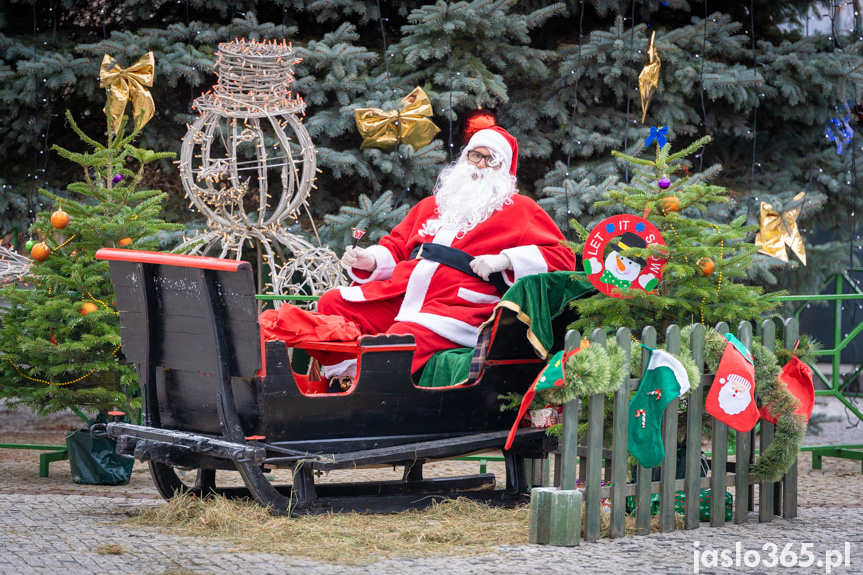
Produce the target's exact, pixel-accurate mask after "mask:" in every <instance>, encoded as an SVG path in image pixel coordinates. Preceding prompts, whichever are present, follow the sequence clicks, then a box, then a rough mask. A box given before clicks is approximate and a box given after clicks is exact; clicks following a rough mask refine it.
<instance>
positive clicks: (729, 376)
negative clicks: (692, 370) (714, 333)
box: [704, 333, 758, 433]
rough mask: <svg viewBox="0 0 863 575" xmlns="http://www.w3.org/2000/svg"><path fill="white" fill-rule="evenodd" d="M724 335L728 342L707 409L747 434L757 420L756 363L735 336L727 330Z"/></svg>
mask: <svg viewBox="0 0 863 575" xmlns="http://www.w3.org/2000/svg"><path fill="white" fill-rule="evenodd" d="M725 338H726V339H727V340H728V344H727V345H726V346H725V351H724V352H723V354H722V360H720V362H719V369H717V370H716V377H715V378H714V379H713V385H712V386H710V392H709V393H708V394H707V401H706V403H705V405H704V409H705V410H706V411H707V413H709V414H710V415H712V416H713V417H715V418H716V419H718V420H719V421H721V422H722V423H724V424H726V425H727V426H728V427H730V428H732V429H735V430H737V431H739V432H741V433H746V432H748V431H752V428H753V427H755V424H756V423H758V408H757V407H756V406H755V365H754V364H753V362H752V354H751V353H750V352H749V350H748V349H746V347H745V346H744V345H743V344H742V343H740V341H739V340H738V339H737V338H736V337H734V336H733V335H731V334H730V333H727V334H725Z"/></svg>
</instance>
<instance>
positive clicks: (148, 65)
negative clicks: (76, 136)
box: [99, 52, 156, 134]
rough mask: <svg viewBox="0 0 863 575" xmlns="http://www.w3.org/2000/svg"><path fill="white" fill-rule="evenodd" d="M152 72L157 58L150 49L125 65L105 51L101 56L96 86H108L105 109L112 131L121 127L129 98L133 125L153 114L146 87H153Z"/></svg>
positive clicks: (148, 118)
mask: <svg viewBox="0 0 863 575" xmlns="http://www.w3.org/2000/svg"><path fill="white" fill-rule="evenodd" d="M155 76H156V59H155V58H154V57H153V53H152V52H147V53H146V54H145V55H144V56H141V57H140V58H139V59H138V61H137V62H135V63H134V64H132V65H131V66H129V67H128V68H121V67H120V66H118V65H117V62H116V60H114V59H113V58H112V57H111V56H109V55H108V54H105V57H104V58H102V69H101V70H100V71H99V80H100V83H99V87H100V88H108V89H109V92H108V113H109V114H110V116H111V129H112V130H114V133H115V134H116V133H117V132H118V131H119V130H120V122H121V121H122V120H123V112H124V111H125V110H126V104H127V103H129V102H131V103H132V118H133V120H134V121H135V127H136V128H138V129H140V128H143V127H144V124H146V123H147V122H149V121H150V118H152V117H153V114H154V113H155V112H156V105H155V104H154V103H153V96H151V95H150V92H149V91H148V90H147V87H152V85H153V79H154V78H155Z"/></svg>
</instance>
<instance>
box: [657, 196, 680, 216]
mask: <svg viewBox="0 0 863 575" xmlns="http://www.w3.org/2000/svg"><path fill="white" fill-rule="evenodd" d="M660 205H661V206H662V211H664V212H665V213H666V214H667V213H669V212H679V211H680V198H678V197H677V196H668V197H666V198H662V200H660Z"/></svg>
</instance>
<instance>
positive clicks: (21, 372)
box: [7, 344, 122, 387]
mask: <svg viewBox="0 0 863 575" xmlns="http://www.w3.org/2000/svg"><path fill="white" fill-rule="evenodd" d="M121 345H122V344H121ZM118 351H120V346H119V345H118V346H117V347H115V348H114V351H112V352H111V355H117V352H118ZM7 361H8V362H9V363H11V364H12V367H14V368H15V371H17V372H18V373H20V374H21V376H22V377H24V378H26V379H29V380H30V381H36V382H38V383H44V384H46V385H53V386H56V387H62V386H64V385H72V384H73V383H78V382H79V381H82V380H84V379H87V378H88V377H90V376H91V375H93V374H94V373H96V372H97V371H99V370H98V369H93V370H90V371H88V372H87V373H85V374H84V375H82V376H81V377H79V378H78V379H73V380H72V381H67V382H65V383H54V382H53V381H45V380H44V379H39V378H36V377H30V376H29V375H27V374H26V373H24V372H23V371H21V370H20V369H19V368H18V366H17V365H15V363H14V362H13V361H12V360H11V359H8V358H7Z"/></svg>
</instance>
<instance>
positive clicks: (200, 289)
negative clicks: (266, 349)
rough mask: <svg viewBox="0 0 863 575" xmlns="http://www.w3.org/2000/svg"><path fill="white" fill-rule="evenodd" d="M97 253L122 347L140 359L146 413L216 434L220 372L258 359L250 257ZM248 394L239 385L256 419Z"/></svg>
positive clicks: (234, 372) (251, 370)
mask: <svg viewBox="0 0 863 575" xmlns="http://www.w3.org/2000/svg"><path fill="white" fill-rule="evenodd" d="M96 258H97V259H102V260H108V261H110V270H111V281H112V282H113V284H114V294H115V298H116V302H117V309H118V310H119V313H120V333H121V337H122V346H123V354H124V355H125V356H126V358H127V359H128V360H129V361H130V362H132V363H134V364H136V365H137V366H138V375H139V379H140V380H141V386H142V392H143V399H144V406H143V407H144V412H145V419H149V420H150V422H149V424H150V425H156V426H169V425H170V426H171V427H173V428H175V429H182V428H184V427H189V428H193V429H195V430H196V431H199V432H206V431H211V432H213V433H217V432H218V431H219V425H218V421H219V420H218V410H217V409H216V405H215V403H216V397H217V396H218V394H219V393H221V389H220V387H221V382H220V379H219V375H220V374H222V375H223V376H225V377H231V378H252V377H253V376H254V375H255V372H256V371H257V370H258V369H259V368H260V365H261V352H260V337H259V331H258V319H257V315H258V314H257V304H256V301H255V286H254V280H253V277H252V269H251V266H250V264H249V263H247V262H242V261H234V260H223V259H218V258H208V257H201V256H186V255H177V254H165V253H156V252H142V251H135V250H122V249H111V248H104V249H101V250H99V251H98V252H97V253H96ZM234 387H235V388H236V387H237V386H236V385H235V386H234ZM148 391H149V393H148ZM247 393H248V394H250V393H253V392H252V391H251V390H249V391H248V392H244V391H243V390H236V392H235V395H237V397H236V401H237V407H238V410H239V411H240V412H241V413H240V414H241V417H243V412H247V413H246V415H247V416H248V417H250V418H254V417H255V414H254V413H248V412H249V411H252V412H253V411H254V403H255V402H254V398H253V397H247V396H246V395H247ZM244 406H245V407H246V409H244V408H243V407H244ZM157 413H160V414H161V416H159V415H156V414H157ZM154 415H155V417H154ZM180 420H183V421H180ZM145 423H147V422H146V421H145ZM160 423H161V425H160Z"/></svg>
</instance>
